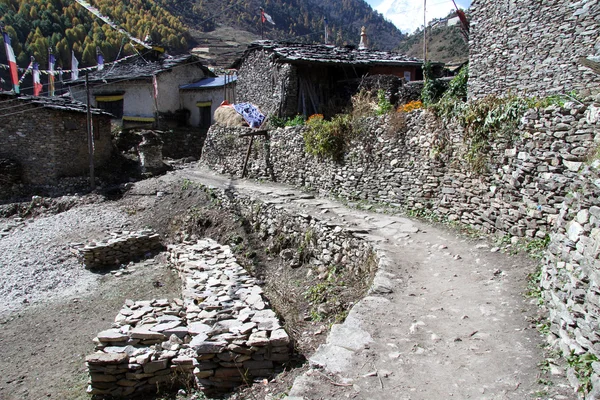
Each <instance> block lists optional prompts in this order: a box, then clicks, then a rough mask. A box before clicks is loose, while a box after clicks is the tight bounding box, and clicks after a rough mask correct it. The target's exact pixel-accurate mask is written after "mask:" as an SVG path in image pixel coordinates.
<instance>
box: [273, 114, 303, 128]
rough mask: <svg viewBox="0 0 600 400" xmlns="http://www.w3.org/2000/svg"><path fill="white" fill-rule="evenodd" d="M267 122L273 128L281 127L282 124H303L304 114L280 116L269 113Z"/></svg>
mask: <svg viewBox="0 0 600 400" xmlns="http://www.w3.org/2000/svg"><path fill="white" fill-rule="evenodd" d="M269 122H270V124H271V126H272V127H274V128H283V127H284V126H300V125H304V116H302V115H296V116H295V117H293V118H292V117H289V118H282V117H278V116H277V115H271V116H270V117H269Z"/></svg>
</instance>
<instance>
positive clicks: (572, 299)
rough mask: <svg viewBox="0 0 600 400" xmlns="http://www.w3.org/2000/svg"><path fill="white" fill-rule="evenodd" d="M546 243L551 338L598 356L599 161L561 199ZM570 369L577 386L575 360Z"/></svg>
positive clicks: (598, 385)
mask: <svg viewBox="0 0 600 400" xmlns="http://www.w3.org/2000/svg"><path fill="white" fill-rule="evenodd" d="M551 236H552V241H551V243H550V245H549V246H548V251H547V255H546V260H545V266H544V269H543V271H542V277H541V285H542V288H543V289H544V290H543V292H542V293H543V296H544V300H545V301H546V303H547V304H548V308H549V309H550V321H551V323H552V324H551V326H550V333H549V340H550V341H551V343H554V344H555V345H556V346H558V347H559V348H560V349H561V350H562V353H563V355H566V356H570V357H572V358H575V357H579V356H583V355H586V354H592V355H593V356H595V357H596V359H600V332H599V331H598V323H599V322H600V308H599V306H600V262H599V261H598V257H599V256H600V161H598V160H596V161H594V162H593V163H592V164H591V165H586V166H584V168H582V171H581V172H580V174H579V175H578V176H577V178H576V179H575V180H574V181H573V183H572V185H571V190H570V192H569V193H568V194H567V196H565V201H564V203H563V204H562V205H561V207H560V210H559V214H558V218H557V223H556V225H555V227H554V229H553V231H552V235H551ZM572 364H573V365H572V366H571V367H570V368H569V369H568V370H567V377H568V378H569V381H570V382H571V385H572V386H574V387H575V388H577V389H579V387H580V386H581V382H580V381H579V379H578V377H577V373H579V372H581V371H577V368H575V366H576V365H577V364H578V363H576V362H574V363H572ZM591 367H592V369H593V372H592V373H591V376H590V380H591V383H592V391H591V392H590V393H589V394H588V396H587V398H588V399H597V398H600V364H598V363H597V362H595V363H593V364H592V365H591Z"/></svg>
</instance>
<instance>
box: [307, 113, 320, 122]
mask: <svg viewBox="0 0 600 400" xmlns="http://www.w3.org/2000/svg"><path fill="white" fill-rule="evenodd" d="M313 119H323V114H313V115H311V116H310V117H308V119H307V120H306V122H310V121H312V120H313Z"/></svg>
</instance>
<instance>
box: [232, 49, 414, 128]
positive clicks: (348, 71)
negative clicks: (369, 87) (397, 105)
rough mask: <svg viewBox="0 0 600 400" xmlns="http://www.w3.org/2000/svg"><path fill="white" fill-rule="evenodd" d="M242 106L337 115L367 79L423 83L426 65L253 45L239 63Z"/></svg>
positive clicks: (361, 53) (358, 52)
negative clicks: (384, 77) (381, 77)
mask: <svg viewBox="0 0 600 400" xmlns="http://www.w3.org/2000/svg"><path fill="white" fill-rule="evenodd" d="M234 67H235V68H238V83H237V88H236V93H237V97H238V100H239V101H244V102H251V103H253V104H256V105H257V106H259V107H260V109H261V111H262V112H263V113H265V114H269V115H270V114H275V115H278V116H293V115H297V114H303V115H305V116H308V115H311V114H316V113H321V114H323V113H324V114H334V113H336V112H340V111H342V110H343V109H344V107H346V106H347V105H348V102H349V100H350V97H351V95H352V94H353V93H354V92H355V91H356V89H357V88H358V86H359V85H360V83H361V80H362V79H363V77H365V76H373V75H392V76H396V77H398V79H404V80H405V81H412V80H420V79H423V60H420V59H417V58H413V57H408V56H405V55H402V54H398V53H392V52H387V51H376V50H369V49H356V48H354V47H349V46H347V47H336V46H332V45H324V44H303V43H280V42H273V41H268V40H262V41H258V42H254V43H253V44H251V45H250V46H249V48H248V49H247V50H246V52H245V53H244V55H243V56H242V57H241V58H240V59H239V60H237V61H236V62H235V64H234Z"/></svg>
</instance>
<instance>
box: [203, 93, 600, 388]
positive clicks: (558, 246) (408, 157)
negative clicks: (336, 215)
mask: <svg viewBox="0 0 600 400" xmlns="http://www.w3.org/2000/svg"><path fill="white" fill-rule="evenodd" d="M599 112H600V104H598V103H592V104H580V103H568V104H566V105H565V106H564V107H562V108H561V107H556V106H551V107H548V108H545V109H532V110H529V111H528V112H527V113H526V114H525V115H524V116H523V118H522V119H521V124H520V125H519V127H518V129H517V130H516V132H515V135H514V137H515V139H514V140H512V141H511V140H509V139H497V140H495V141H494V142H493V143H491V152H490V155H489V158H488V172H487V173H484V174H481V175H478V174H475V173H473V172H470V171H471V170H470V167H469V166H468V164H467V163H466V162H465V161H464V159H463V158H462V155H463V154H464V150H465V149H464V144H463V143H462V131H461V129H460V127H457V126H453V127H450V128H449V129H442V128H440V126H439V124H437V123H436V122H435V120H434V119H433V118H432V117H431V115H429V114H428V113H427V112H423V111H416V112H413V113H411V114H410V115H409V116H408V118H407V120H406V131H405V132H394V131H390V128H389V124H386V121H385V120H381V119H379V120H378V119H371V120H370V121H369V123H370V124H371V126H372V127H371V129H370V134H369V135H368V136H367V137H364V138H362V140H361V141H360V142H357V143H354V144H353V146H352V148H351V149H350V151H349V153H348V154H347V155H346V157H345V159H344V161H343V163H341V164H340V163H334V162H331V161H328V160H319V159H317V158H315V157H313V156H308V155H306V154H305V153H304V145H303V139H302V133H303V129H304V128H302V127H299V128H285V129H278V130H273V131H271V132H270V137H269V138H267V139H257V140H255V145H254V147H253V149H252V152H251V158H250V162H249V167H248V175H249V177H251V178H255V179H270V178H271V177H272V178H274V179H276V180H278V181H280V182H285V183H288V184H292V185H297V186H301V187H305V188H307V189H312V190H317V191H319V192H321V193H323V194H329V195H335V196H341V197H343V198H346V199H348V200H351V201H357V200H358V201H360V200H368V201H369V202H375V203H376V202H379V203H385V204H387V205H390V206H392V207H397V208H398V209H405V210H411V211H416V212H419V213H421V215H435V216H437V217H438V218H440V219H441V220H449V221H459V222H461V223H463V224H466V225H468V226H471V227H474V228H476V229H479V230H481V231H483V232H485V233H496V234H499V235H504V234H508V235H512V236H517V237H525V238H528V239H531V240H533V239H537V240H538V244H539V245H541V244H543V243H545V242H546V241H547V240H548V237H549V238H550V246H549V249H548V257H547V260H546V263H545V265H544V270H543V279H542V285H543V289H544V292H543V296H544V298H545V300H546V301H547V305H548V307H549V308H550V310H551V312H550V317H551V321H552V328H551V330H552V336H551V338H550V339H551V341H553V342H554V343H555V344H556V345H557V346H560V347H561V349H562V351H563V354H564V355H565V356H569V355H570V354H571V352H573V353H574V354H575V355H579V356H580V355H582V354H592V355H594V356H597V357H599V358H600V354H599V353H600V336H599V335H598V333H597V321H598V320H599V318H600V309H599V308H598V307H597V305H598V296H599V295H600V288H599V286H598V285H599V283H600V275H599V268H598V267H600V266H599V265H598V255H599V254H600V251H599V250H598V249H599V248H600V244H599V243H598V242H599V239H598V238H599V236H600V234H599V232H600V227H599V226H598V225H599V221H600V211H598V210H600V199H599V194H600V193H599V190H598V187H599V186H600V177H599V176H598V170H597V164H598V163H597V162H596V163H594V164H592V165H593V167H589V166H588V160H589V159H590V158H593V157H597V155H596V156H594V154H597V153H596V151H597V147H598V143H599V142H600V134H599V133H600V130H599V126H598V121H599V118H598V116H599ZM237 134H238V132H236V131H235V130H226V129H223V128H221V127H218V126H213V127H212V128H211V131H209V135H208V138H207V146H206V148H205V152H204V155H203V158H202V160H201V161H202V162H203V163H204V164H205V165H208V166H210V167H212V168H214V169H216V170H218V171H219V172H224V173H231V174H235V175H238V176H239V175H240V172H241V168H242V163H243V157H244V155H245V151H244V150H245V148H246V146H247V138H243V139H240V138H238V137H237ZM592 366H593V368H594V375H593V377H592V378H593V379H592V383H593V385H594V389H593V393H596V392H599V393H597V394H598V395H599V396H600V378H599V377H598V375H600V374H599V373H600V363H594V364H593V365H592ZM569 377H570V380H571V382H572V384H573V385H574V386H577V385H579V384H578V383H577V378H576V374H575V369H570V370H569ZM594 391H595V392H594ZM591 396H594V394H592V395H591ZM590 398H594V397H590Z"/></svg>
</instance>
